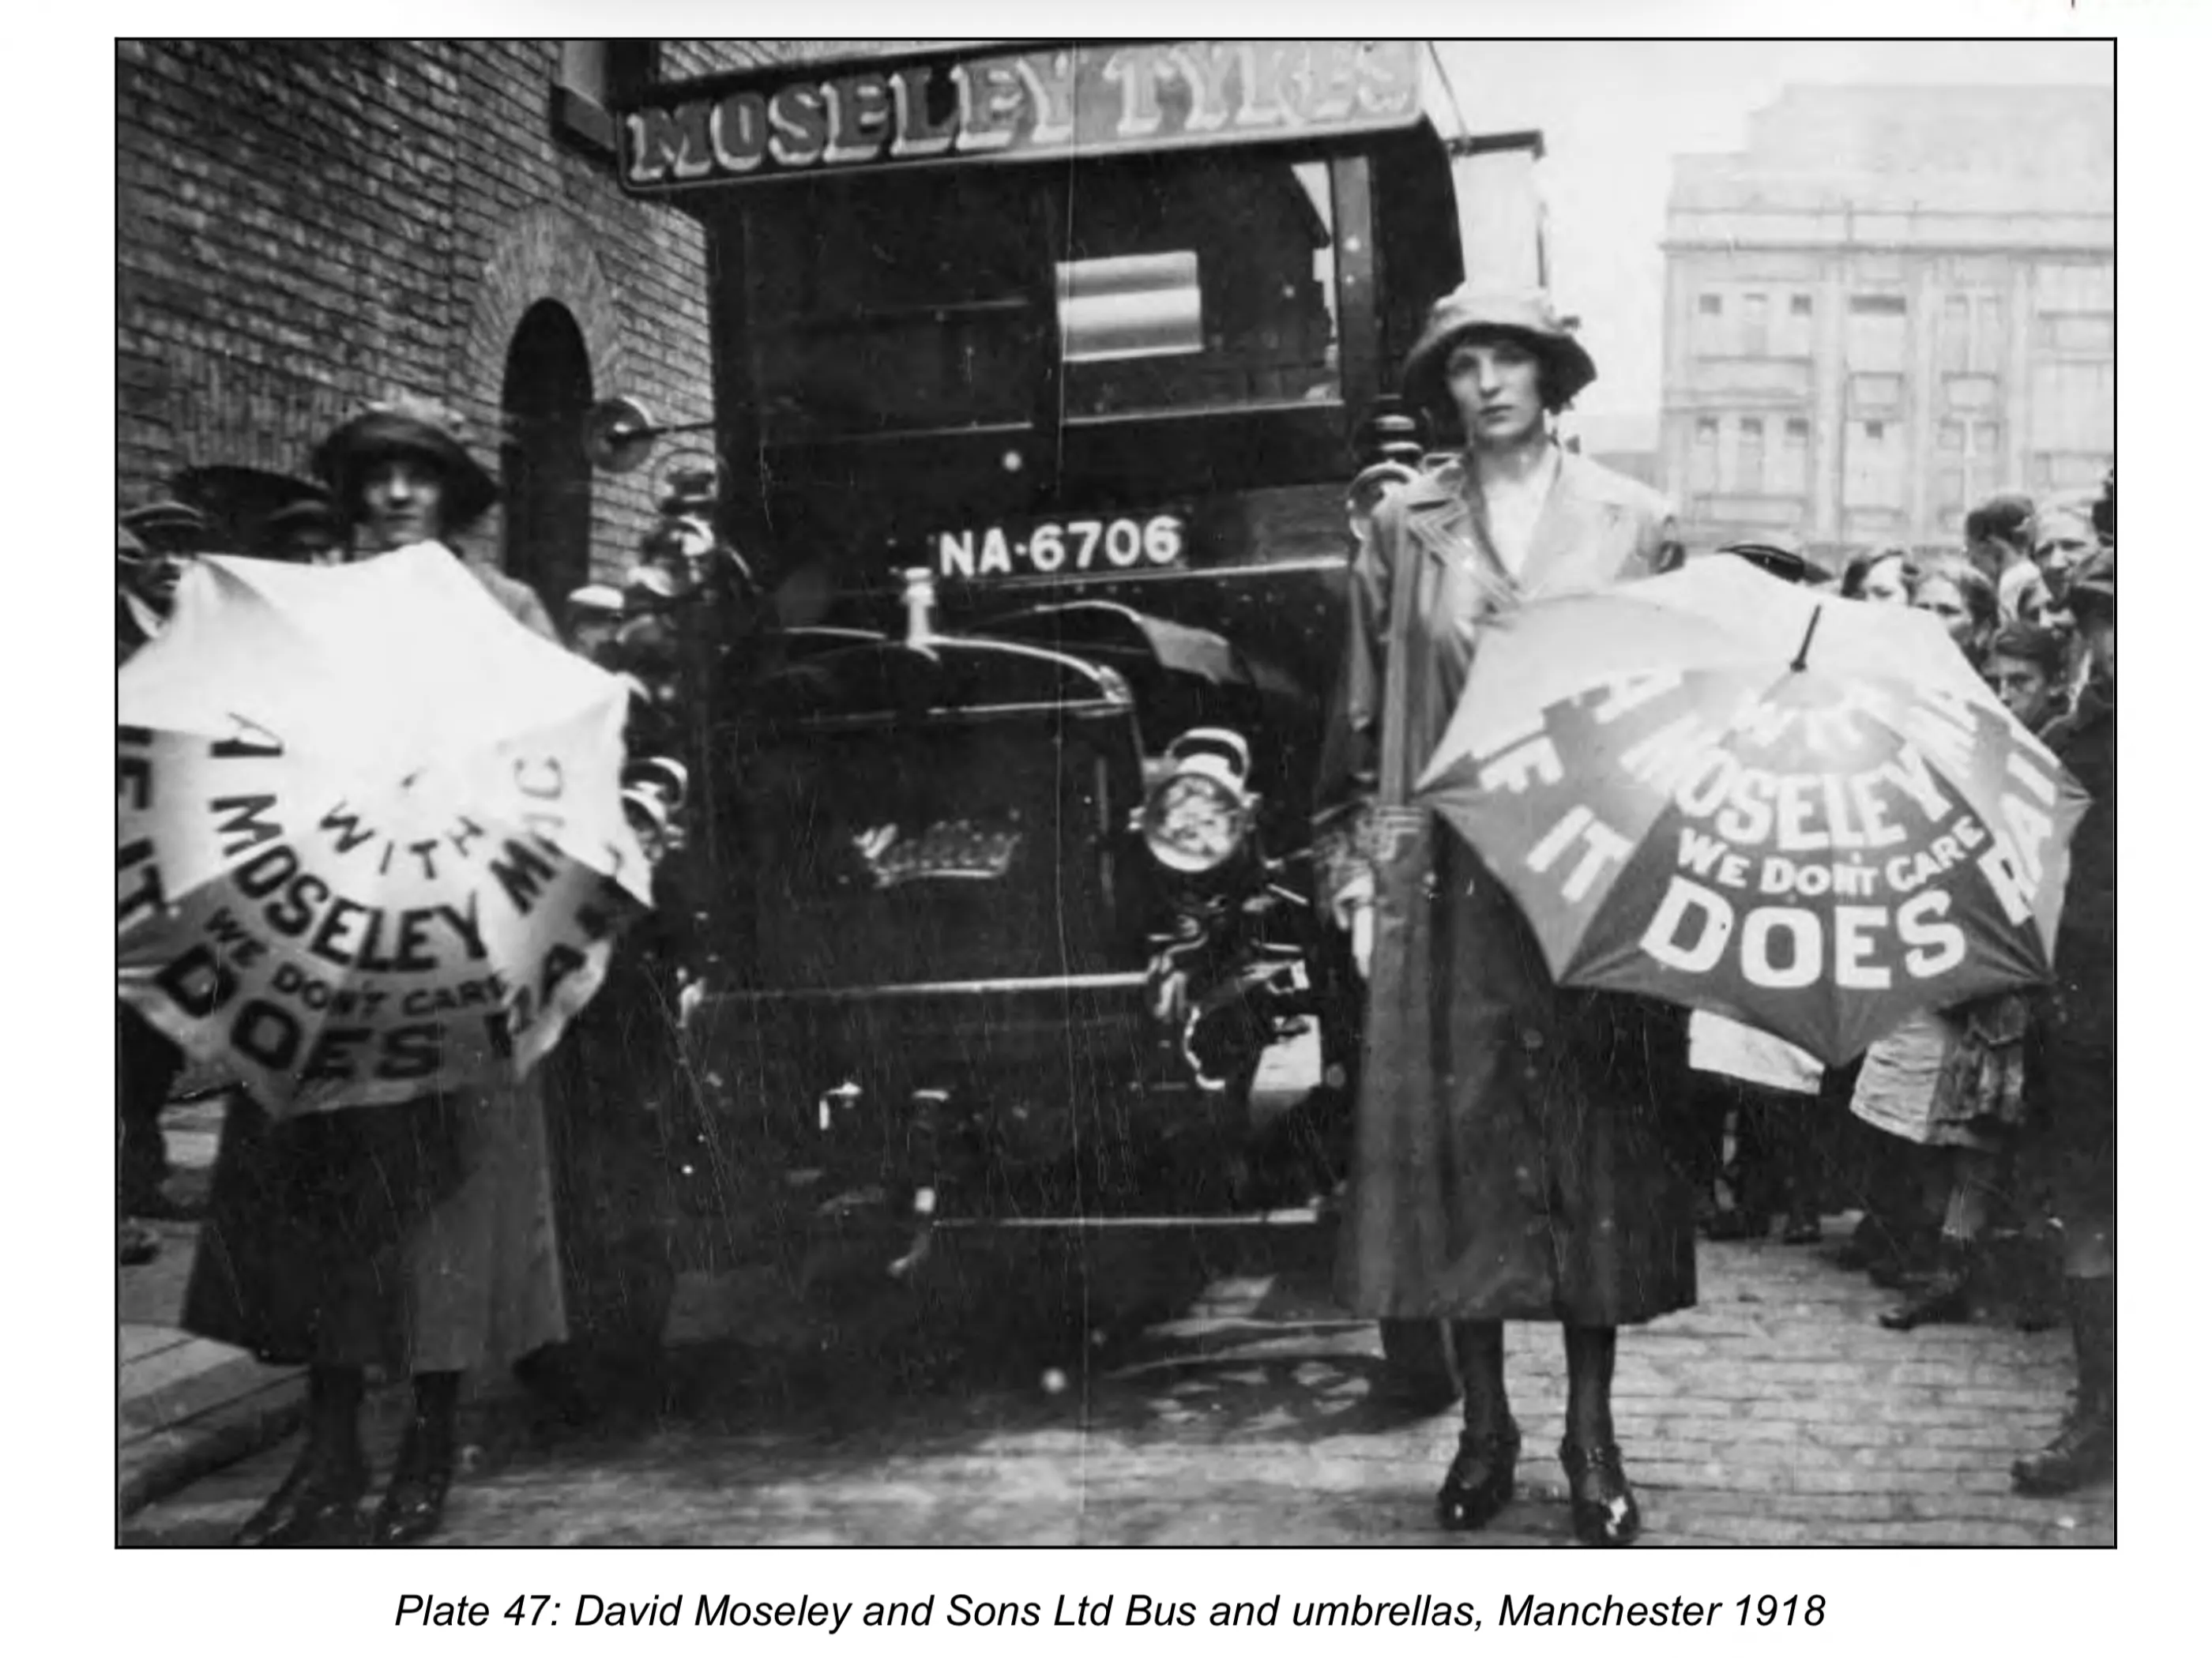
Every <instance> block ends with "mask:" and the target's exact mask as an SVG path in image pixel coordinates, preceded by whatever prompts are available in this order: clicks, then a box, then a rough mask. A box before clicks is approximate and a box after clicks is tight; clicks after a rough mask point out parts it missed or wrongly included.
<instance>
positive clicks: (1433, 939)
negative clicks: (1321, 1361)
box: [1340, 823, 1697, 1326]
mask: <svg viewBox="0 0 2212 1658" xmlns="http://www.w3.org/2000/svg"><path fill="white" fill-rule="evenodd" d="M1406 856H1407V858H1408V859H1412V860H1413V862H1412V865H1411V867H1410V868H1406V867H1401V868H1400V869H1399V870H1397V871H1395V872H1385V875H1384V878H1383V881H1382V882H1381V883H1380V886H1381V889H1382V890H1381V892H1380V893H1379V895H1378V911H1377V927H1376V966H1375V971H1374V975H1373V978H1372V981H1371V984H1370V996H1369V1005H1368V1017H1367V1028H1366V1036H1365V1042H1364V1045H1363V1050H1362V1059H1361V1067H1360V1069H1361V1076H1360V1079H1359V1105H1358V1129H1357V1139H1356V1149H1355V1155H1354V1159H1353V1178H1352V1206H1351V1212H1350V1215H1349V1218H1348V1224H1347V1225H1346V1232H1345V1237H1344V1245H1343V1255H1342V1260H1341V1261H1340V1288H1341V1291H1342V1292H1343V1294H1344V1296H1345V1297H1346V1301H1347V1303H1348V1304H1349V1305H1350V1306H1351V1307H1352V1309H1353V1310H1355V1311H1357V1312H1359V1313H1363V1314H1366V1315H1373V1316H1377V1317H1389V1318H1451V1319H1465V1320H1492V1319H1522V1320H1536V1321H1551V1322H1559V1323H1567V1324H1576V1325H1585V1326H1614V1325H1622V1324H1639V1323H1643V1322H1645V1321H1648V1320H1650V1319H1654V1318H1656V1317H1659V1316H1660V1315H1662V1314H1666V1313H1669V1312H1674V1311H1675V1310H1677V1309H1681V1308H1684V1307H1688V1306H1692V1305H1694V1304H1695V1303H1696V1301H1697V1229H1696V1216H1695V1204H1694V1199H1693V1193H1692V1187H1691V1183H1690V1181H1689V1180H1688V1179H1687V1178H1686V1175H1685V1172H1684V1171H1685V1169H1686V1167H1687V1166H1688V1165H1689V1164H1690V1163H1692V1161H1693V1160H1694V1151H1693V1150H1692V1145H1693V1140H1694V1135H1695V1125H1694V1121H1693V1117H1692V1108H1691V1105H1690V1102H1689V1099H1688V1090H1687V1086H1686V1084H1687V1074H1688V1072H1687V1053H1686V1015H1685V1014H1683V1013H1681V1012H1680V1011H1678V1010H1675V1009H1672V1008H1664V1007H1660V1006H1658V1005H1656V1004H1652V1003H1649V1002H1645V1001H1643V1000H1641V999H1634V998H1629V997H1622V996H1614V995H1608V994H1604V993H1592V992H1582V991H1564V992H1563V991H1561V990H1559V988H1558V987H1555V986H1554V985H1553V982H1552V981H1551V977H1550V975H1549V974H1548V973H1547V970H1546V969H1545V967H1544V964H1543V960H1542V957H1541V953H1540V951H1539V949H1538V946H1537V944H1536V940H1535V938H1534V934H1533V933H1532V932H1530V931H1529V929H1528V924H1527V922H1526V921H1525V920H1523V919H1522V915H1521V913H1520V910H1519V908H1518V907H1517V906H1516V904H1515V903H1514V902H1513V900H1512V898H1511V896H1510V894H1508V893H1507V892H1506V891H1505V890H1504V887H1502V886H1501V885H1499V884H1498V882H1497V881H1496V879H1495V878H1492V876H1491V874H1490V872H1488V871H1487V870H1486V869H1485V868H1484V867H1483V866H1482V865H1481V863H1480V860H1479V859H1477V858H1476V857H1475V856H1474V853H1472V852H1470V851H1468V850H1467V849H1466V848H1465V847H1463V846H1462V844H1461V843H1460V842H1459V841H1457V839H1456V838H1455V836H1454V835H1452V834H1451V833H1450V832H1449V830H1446V829H1443V828H1442V827H1441V826H1440V825H1436V824H1434V823H1431V828H1430V830H1429V833H1428V834H1427V835H1426V836H1425V838H1423V839H1421V840H1417V841H1415V843H1414V844H1413V846H1412V847H1409V848H1408V849H1407V853H1406Z"/></svg>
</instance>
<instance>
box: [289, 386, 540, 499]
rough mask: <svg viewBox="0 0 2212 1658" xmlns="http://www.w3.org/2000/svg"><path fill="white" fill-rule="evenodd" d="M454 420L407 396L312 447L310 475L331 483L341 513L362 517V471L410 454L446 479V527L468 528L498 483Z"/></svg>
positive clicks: (362, 415)
mask: <svg viewBox="0 0 2212 1658" xmlns="http://www.w3.org/2000/svg"><path fill="white" fill-rule="evenodd" d="M452 424H453V422H452V418H451V416H448V415H447V413H446V412H445V411H444V410H441V409H439V408H438V407H437V406H436V405H435V404H428V403H423V402H421V401H419V400H416V399H412V398H407V399H401V400H398V401H395V402H392V403H388V404H377V405H376V406H375V407H374V408H371V409H368V410H363V411H362V413H360V414H358V415H356V416H354V417H353V418H352V419H351V420H349V421H348V422H346V423H345V424H344V425H343V426H341V427H339V428H338V429H337V431H335V432H333V433H331V434H330V436H328V437H326V438H325V439H324V440H322V442H321V443H319V444H318V445H317V446H316V447H315V452H314V455H313V459H312V462H311V465H312V467H313V471H314V474H315V476H316V477H319V478H321V479H322V480H323V482H324V483H326V484H328V485H329V486H330V491H331V497H332V498H333V499H334V500H335V501H337V508H338V513H339V514H340V516H341V517H343V518H346V519H354V518H357V517H359V516H360V513H361V501H360V498H359V497H360V488H359V486H360V481H361V475H362V472H363V471H366V470H367V469H368V466H370V465H372V464H373V463H374V462H376V461H379V460H385V459H390V458H392V456H395V455H408V456H412V457H413V458H414V459H417V460H422V461H427V462H428V463H429V464H430V465H432V466H434V467H435V468H436V469H437V470H438V473H439V475H440V476H441V477H443V478H444V480H445V483H446V499H445V501H444V503H443V517H444V519H445V527H446V528H447V530H448V531H459V530H463V529H465V528H467V527H468V526H469V525H471V524H473V523H474V522H476V520H477V519H480V518H482V517H483V515H484V513H487V512H489V510H490V509H491V507H492V503H493V502H495V501H497V500H498V499H499V486H498V485H497V484H496V483H493V482H492V477H491V474H490V473H489V472H487V471H484V469H483V467H481V466H479V465H477V462H476V458H475V457H474V456H473V455H471V454H470V453H469V452H468V450H467V449H466V448H465V447H464V446H462V444H461V440H459V438H457V437H455V436H454V435H453V430H452Z"/></svg>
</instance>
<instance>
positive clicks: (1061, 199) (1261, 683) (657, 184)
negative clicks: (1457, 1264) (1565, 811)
mask: <svg viewBox="0 0 2212 1658" xmlns="http://www.w3.org/2000/svg"><path fill="white" fill-rule="evenodd" d="M1440 111H1442V113H1440ZM618 122H619V125H620V128H621V131H622V161H621V165H622V170H623V179H624V182H625V185H626V186H627V187H628V188H629V189H630V190H632V191H635V192H637V193H641V194H652V195H660V194H667V195H670V196H671V197H674V198H676V199H677V200H678V201H679V202H680V203H682V204H683V205H684V207H685V208H687V209H688V210H690V211H691V212H692V213H694V214H695V215H696V217H697V219H698V221H699V222H700V224H701V225H702V228H703V231H704V234H705V238H706V244H707V252H708V270H709V294H708V300H709V307H710V317H711V323H712V337H713V349H714V399H715V404H714V406H715V410H716V417H715V421H714V445H715V449H716V452H717V457H718V459H719V461H720V467H721V474H722V477H723V479H724V480H725V485H724V489H723V493H722V498H721V500H720V505H719V523H718V525H717V527H718V529H719V531H720V534H721V535H722V537H725V538H726V541H727V542H728V543H729V544H731V545H732V546H733V547H735V548H737V549H738V550H741V552H742V554H743V556H744V560H745V561H746V562H747V563H748V564H749V566H750V569H751V571H752V572H753V574H754V575H755V576H756V577H757V579H758V581H759V584H760V588H761V591H762V592H763V595H773V602H772V605H771V606H770V611H771V613H772V614H773V616H775V625H773V626H765V627H762V628H759V629H751V630H748V631H747V632H746V634H745V636H744V638H743V639H742V640H741V641H734V640H732V639H723V640H721V641H717V642H716V644H715V646H714V649H713V650H712V652H711V653H709V654H710V656H711V658H712V660H713V663H714V666H713V667H712V668H711V669H710V670H708V671H706V672H705V673H704V674H703V675H702V676H698V677H696V682H695V683H693V684H692V685H691V686H690V688H689V689H688V691H687V694H686V696H685V699H684V726H685V735H684V739H683V740H684V745H685V750H686V753H687V757H688V758H689V760H690V764H691V766H692V768H693V771H694V774H695V777H696V779H697V783H698V786H697V788H696V791H695V799H694V802H693V804H692V805H691V807H690V819H691V821H690V826H689V837H688V840H689V843H688V849H687V851H686V853H685V854H684V856H685V858H686V859H687V860H688V861H689V863H690V868H689V870H688V871H687V872H686V885H687V887H688V889H689V890H690V891H691V892H692V893H694V894H696V895H697V898H696V909H697V920H698V928H697V932H698V938H697V939H696V963H697V965H696V973H697V975H698V982H697V984H696V987H695V990H694V992H693V993H692V995H691V996H690V999H689V1003H690V1011H689V1013H688V1015H687V1017H686V1020H685V1024H684V1042H685V1054H686V1059H685V1064H684V1074H685V1075H686V1076H687V1077H688V1078H690V1086H691V1089H692V1090H693V1095H694V1097H695V1102H696V1109H697V1110H698V1112H699V1121H700V1123H701V1125H702V1127H701V1145H702V1153H701V1155H702V1157H707V1158H709V1159H711V1160H712V1162H713V1163H714V1168H715V1170H716V1173H717V1179H716V1180H715V1181H714V1182H713V1183H712V1189H714V1190H716V1191H718V1192H720V1193H725V1194H728V1193H742V1194H743V1195H742V1196H741V1197H738V1198H734V1199H728V1198H726V1199H725V1206H726V1207H728V1208H734V1209H740V1210H742V1211H744V1214H743V1217H742V1224H733V1225H732V1227H731V1228H730V1229H728V1234H727V1235H728V1236H730V1237H732V1238H736V1237H738V1236H740V1235H741V1234H744V1235H750V1234H751V1233H752V1232H753V1231H754V1230H756V1229H757V1228H767V1229H769V1230H775V1231H779V1232H781V1231H787V1230H790V1228H791V1226H792V1225H793V1224H797V1223H801V1222H808V1221H809V1218H819V1217H821V1216H822V1215H823V1214H827V1213H835V1214H836V1215H838V1216H840V1217H849V1216H851V1215H853V1214H855V1213H858V1212H861V1211H862V1210H866V1209H870V1208H873V1209H875V1210H878V1211H880V1212H883V1213H884V1214H885V1215H888V1216H890V1217H893V1218H911V1217H913V1216H915V1215H917V1214H919V1215H922V1216H926V1217H929V1218H933V1219H934V1220H935V1221H937V1222H939V1223H942V1222H945V1221H947V1220H952V1219H965V1220H974V1221H986V1220H992V1219H997V1218H1007V1217H1010V1216H1020V1217H1024V1218H1039V1217H1070V1218H1072V1217H1092V1216H1097V1215H1100V1214H1117V1213H1118V1214H1161V1213H1176V1214H1182V1215H1189V1214H1192V1213H1197V1212H1204V1213H1218V1212H1227V1211H1230V1210H1232V1209H1235V1208H1237V1206H1240V1205H1244V1206H1249V1205H1251V1204H1253V1203H1255V1202H1265V1201H1269V1200H1271V1199H1273V1196H1275V1195H1277V1194H1275V1193H1270V1192H1268V1191H1267V1190H1265V1189H1263V1183H1262V1184H1255V1182H1254V1181H1253V1179H1252V1178H1251V1172H1252V1163H1251V1157H1250V1151H1251V1134H1252V1127H1253V1125H1252V1123H1251V1121H1250V1120H1249V1098H1248V1096H1249V1088H1250V1085H1251V1082H1252V1078H1253V1074H1254V1072H1255V1069H1256V1066H1257V1065H1258V1062H1259V1058H1260V1054H1261V1052H1262V1051H1263V1050H1264V1049H1265V1048H1267V1046H1268V1044H1269V1043H1271V1042H1273V1041H1274V1040H1276V1039H1277V1038H1278V1037H1279V1036H1281V1035H1283V1034H1285V1031H1287V1030H1290V1029H1293V1028H1295V1027H1296V1026H1297V1023H1300V1022H1301V1021H1310V1020H1314V1019H1320V1020H1321V1021H1322V1023H1323V1024H1324V1025H1328V1024H1330V1018H1329V1012H1330V1010H1329V1007H1328V995H1327V992H1328V988H1329V987H1330V986H1331V985H1333V984H1334V983H1335V982H1336V981H1337V978H1338V976H1339V975H1338V973H1337V970H1336V969H1335V968H1334V967H1333V965H1332V963H1331V961H1330V960H1329V959H1328V957H1329V946H1328V944H1327V942H1326V940H1325V938H1324V937H1323V933H1322V929H1321V928H1320V927H1319V926H1318V925H1317V923H1316V917H1315V916H1314V914H1313V913H1312V910H1311V908H1310V903H1309V902H1308V900H1309V896H1310V892H1309V888H1310V875H1309V872H1308V870H1307V869H1306V868H1305V866H1304V862H1303V861H1302V860H1303V857H1304V853H1305V849H1306V842H1307V832H1306V823H1307V817H1308V808H1309V805H1310V795H1311V790H1312V784H1313V778H1314V773H1315V769H1316V763H1317V759H1318V754H1319V749H1320V744H1321V738H1322V725H1323V720H1324V715H1325V712H1326V708H1327V705H1328V697H1329V695H1330V691H1331V688H1332V681H1333V678H1334V670H1335V663H1336V659H1337V657H1338V655H1339V653H1340V649H1341V640H1342V629H1343V617H1342V603H1343V598H1342V593H1343V580H1344V569H1345V563H1346V556H1347V553H1348V551H1349V549H1350V546H1351V537H1350V535H1349V532H1348V529H1347V523H1346V487H1347V484H1348V483H1350V482H1351V481H1352V479H1353V477H1354V476H1355V475H1356V474H1358V473H1359V472H1360V471H1361V470H1362V469H1363V467H1364V466H1366V465H1369V464H1370V463H1372V462H1374V461H1375V460H1376V459H1378V457H1379V456H1380V455H1381V454H1382V453H1383V451H1384V449H1385V447H1388V445H1387V444H1386V442H1385V440H1386V439H1387V437H1388V435H1389V433H1390V432H1391V431H1393V430H1394V429H1395V430H1396V431H1397V432H1398V434H1399V436H1398V440H1397V442H1396V444H1395V449H1394V450H1393V452H1395V453H1397V454H1399V455H1401V457H1402V456H1408V455H1417V454H1418V444H1419V434H1418V433H1417V432H1414V431H1413V429H1412V428H1411V426H1410V423H1409V422H1407V420H1406V419H1405V418H1404V417H1402V416H1397V417H1396V418H1395V420H1394V418H1393V412H1394V411H1393V410H1392V399H1391V398H1389V389H1390V388H1391V387H1392V386H1394V385H1395V378H1396V374H1397V368H1398V365H1399V362H1400V361H1401V358H1402V357H1403V355H1404V354H1405V352H1406V350H1407V348H1408V347H1409V346H1410V345H1411V343H1413V339H1414V337H1415V336H1416V333H1417V331H1418V330H1419V326H1420V324H1421V321H1422V319H1423V318H1424V316H1425V312H1426V308H1427V307H1428V305H1429V303H1430V302H1431V301H1432V300H1433V299H1434V298H1435V297H1436V296H1437V295H1439V294H1442V293H1443V292H1445V291H1447V290H1449V288H1453V287H1454V286H1455V285H1456V284H1458V283H1459V282H1461V281H1462V279H1463V277H1466V276H1468V275H1470V274H1476V275H1480V276H1485V277H1486V278H1488V279H1491V280H1493V281H1495V282H1497V283H1498V285H1501V286H1505V285H1526V284H1533V283H1535V282H1540V281H1541V276H1542V270H1541V234H1540V232H1541V223H1540V219H1539V216H1538V212H1537V210H1536V208H1535V205H1534V196H1533V192H1532V191H1531V187H1530V186H1531V179H1530V169H1531V165H1532V163H1533V161H1534V159H1535V158H1536V157H1537V156H1538V155H1541V144H1540V143H1538V142H1537V140H1536V139H1535V137H1534V135H1532V134H1510V135H1497V136H1494V137H1490V138H1486V139H1485V138H1475V137H1469V136H1468V134H1467V133H1466V132H1465V131H1464V130H1463V129H1462V126H1461V125H1460V123H1459V121H1458V118H1457V116H1456V113H1455V112H1450V111H1449V106H1448V104H1447V103H1446V102H1445V101H1444V100H1440V98H1439V96H1438V88H1437V82H1436V79H1435V76H1434V73H1433V64H1432V62H1431V57H1430V55H1429V54H1428V53H1427V52H1426V50H1425V48H1424V47H1423V46H1420V45H1419V44H1418V43H1414V42H1408V41H1396V42H1371V43H1367V44H1365V45H1355V44H1352V43H1342V42H1315V43H1300V42H1218V41H1197V42H1181V43H1160V44H1133V43H1115V44H1111V45H1096V46H1084V45H1073V44H1066V43H1048V44H1042V45H1037V46H1009V47H995V48H990V49H987V50H969V51H966V52H958V53H943V54H935V55H931V56H927V57H922V58H907V59H896V60H879V61H872V62H868V63H864V64H843V65H829V66H817V67H814V68H811V69H808V70H805V71H804V72H800V71H797V70H785V71H779V72H776V73H774V74H766V75H750V76H734V77H729V78H726V79H720V80H715V81H711V82H698V83H691V84H683V85H673V86H663V87H659V88H654V89H653V91H652V93H651V94H649V96H648V98H647V100H646V101H645V102H644V103H643V104H641V105H640V106H637V107H635V108H629V109H626V110H623V111H621V112H618ZM1343 1023H1344V1022H1343V1020H1342V1019H1341V1017H1339V1018H1337V1019H1336V1020H1335V1022H1334V1029H1336V1031H1337V1035H1336V1036H1335V1038H1334V1040H1336V1041H1337V1042H1341V1040H1342V1036H1341V1029H1342V1025H1343ZM725 1218H727V1217H725ZM902 1224H903V1222H902ZM738 1247H740V1248H743V1247H749V1246H744V1245H739V1246H738Z"/></svg>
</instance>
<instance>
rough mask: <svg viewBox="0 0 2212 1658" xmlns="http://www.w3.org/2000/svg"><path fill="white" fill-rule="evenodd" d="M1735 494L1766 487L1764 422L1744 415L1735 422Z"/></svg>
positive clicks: (1743, 493) (1751, 491)
mask: <svg viewBox="0 0 2212 1658" xmlns="http://www.w3.org/2000/svg"><path fill="white" fill-rule="evenodd" d="M1734 487H1735V492H1736V494H1738V495H1757V494H1759V492H1760V491H1761V490H1763V489H1765V487H1766V422H1765V421H1763V420H1754V419H1752V418H1749V417H1746V418H1745V419H1743V420H1741V421H1739V422H1736V436H1735V486H1734Z"/></svg>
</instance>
